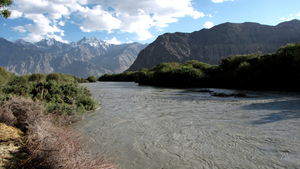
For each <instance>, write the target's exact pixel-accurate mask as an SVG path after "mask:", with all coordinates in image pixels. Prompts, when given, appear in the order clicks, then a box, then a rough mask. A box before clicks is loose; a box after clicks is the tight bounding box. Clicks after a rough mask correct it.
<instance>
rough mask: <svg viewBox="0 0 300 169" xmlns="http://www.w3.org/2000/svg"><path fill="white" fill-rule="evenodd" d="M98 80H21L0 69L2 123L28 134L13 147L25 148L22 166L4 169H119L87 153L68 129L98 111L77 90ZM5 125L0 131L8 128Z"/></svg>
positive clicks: (57, 75) (83, 92)
mask: <svg viewBox="0 0 300 169" xmlns="http://www.w3.org/2000/svg"><path fill="white" fill-rule="evenodd" d="M95 79H96V78H95V77H92V76H91V77H89V78H87V79H83V78H79V77H75V76H72V75H66V74H61V73H51V74H48V75H45V74H41V73H37V74H32V75H24V76H16V75H14V74H13V73H10V72H7V71H6V70H5V69H4V68H2V67H0V89H1V90H0V99H1V101H0V122H1V123H5V124H6V125H8V126H14V127H17V128H19V129H20V130H21V132H22V133H25V134H21V135H22V136H23V137H22V139H19V140H18V141H17V142H14V143H13V144H18V145H20V148H19V149H20V150H19V153H16V154H14V156H15V158H16V159H17V162H16V163H8V162H5V163H4V161H3V160H2V158H1V163H4V164H1V165H4V166H5V167H6V168H115V167H114V166H113V165H111V164H110V163H109V162H108V161H107V160H106V159H105V158H102V157H99V155H92V154H90V153H88V150H87V147H86V142H87V140H86V139H85V138H84V137H82V136H80V135H79V134H77V133H76V132H75V131H74V130H72V129H71V128H70V127H69V126H68V125H69V124H71V123H73V122H75V121H77V120H79V118H78V117H79V116H77V115H78V113H80V112H85V111H88V110H95V109H96V107H97V102H96V101H95V100H93V99H92V97H91V96H92V94H91V93H90V91H89V90H88V89H87V88H86V87H83V86H79V85H78V83H79V82H80V83H82V82H93V81H95ZM6 125H1V126H3V127H4V128H7V126H6ZM1 131H4V130H2V128H1ZM19 133H20V132H19ZM19 135H20V134H19Z"/></svg>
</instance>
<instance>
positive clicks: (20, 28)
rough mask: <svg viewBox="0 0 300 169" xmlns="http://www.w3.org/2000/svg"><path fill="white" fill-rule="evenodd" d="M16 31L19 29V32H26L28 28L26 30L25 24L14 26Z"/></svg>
mask: <svg viewBox="0 0 300 169" xmlns="http://www.w3.org/2000/svg"><path fill="white" fill-rule="evenodd" d="M12 29H13V30H14V31H16V32H17V31H19V32H21V33H24V32H26V30H25V28H24V27H23V26H16V27H13V28H12Z"/></svg>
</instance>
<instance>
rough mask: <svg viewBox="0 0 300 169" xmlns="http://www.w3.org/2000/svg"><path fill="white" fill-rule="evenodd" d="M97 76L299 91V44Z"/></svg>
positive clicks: (156, 83) (161, 83) (173, 84)
mask: <svg viewBox="0 0 300 169" xmlns="http://www.w3.org/2000/svg"><path fill="white" fill-rule="evenodd" d="M98 80H99V81H133V82H136V83H139V84H141V85H154V86H165V87H219V88H236V89H253V90H283V91H300V44H299V43H296V44H289V45H287V46H285V47H281V48H280V49H278V51H277V52H276V53H274V54H264V55H262V54H261V53H260V52H258V53H255V54H249V55H238V56H229V57H227V58H223V59H221V61H220V64H219V65H209V64H206V63H202V62H198V61H194V60H193V61H187V62H185V63H184V64H179V63H160V64H158V65H157V66H155V67H153V68H152V69H149V70H148V69H141V70H140V71H136V72H124V73H120V74H112V75H110V74H105V75H103V76H101V77H99V79H98Z"/></svg>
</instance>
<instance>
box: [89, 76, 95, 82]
mask: <svg viewBox="0 0 300 169" xmlns="http://www.w3.org/2000/svg"><path fill="white" fill-rule="evenodd" d="M87 80H88V81H89V82H90V83H91V82H97V79H96V78H95V76H89V77H88V78H87Z"/></svg>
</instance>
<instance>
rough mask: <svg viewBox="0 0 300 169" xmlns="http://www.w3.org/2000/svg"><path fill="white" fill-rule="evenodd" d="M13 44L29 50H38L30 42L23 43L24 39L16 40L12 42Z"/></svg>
mask: <svg viewBox="0 0 300 169" xmlns="http://www.w3.org/2000/svg"><path fill="white" fill-rule="evenodd" d="M13 43H15V44H17V45H18V46H22V47H27V48H31V49H38V47H37V46H36V45H34V44H32V43H30V42H27V41H25V40H24V39H18V40H15V41H13Z"/></svg>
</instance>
